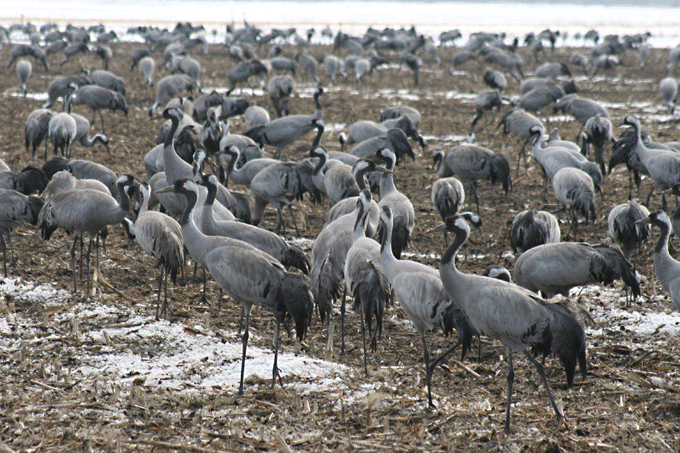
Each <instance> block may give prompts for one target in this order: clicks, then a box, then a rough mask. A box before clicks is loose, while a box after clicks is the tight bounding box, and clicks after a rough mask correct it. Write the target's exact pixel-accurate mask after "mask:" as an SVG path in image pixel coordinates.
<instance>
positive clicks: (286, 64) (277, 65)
mask: <svg viewBox="0 0 680 453" xmlns="http://www.w3.org/2000/svg"><path fill="white" fill-rule="evenodd" d="M269 64H270V65H271V67H272V69H273V70H275V71H282V72H285V71H290V73H291V74H293V75H295V60H293V59H291V58H288V57H284V56H282V55H279V56H276V57H274V58H272V59H271V60H269Z"/></svg>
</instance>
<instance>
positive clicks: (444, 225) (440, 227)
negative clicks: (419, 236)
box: [425, 223, 446, 234]
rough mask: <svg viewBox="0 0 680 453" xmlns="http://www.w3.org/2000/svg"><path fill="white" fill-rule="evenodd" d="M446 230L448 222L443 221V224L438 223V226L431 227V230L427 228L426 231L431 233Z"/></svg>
mask: <svg viewBox="0 0 680 453" xmlns="http://www.w3.org/2000/svg"><path fill="white" fill-rule="evenodd" d="M445 230H446V224H445V223H441V224H439V225H437V226H436V227H434V228H430V229H429V230H427V231H426V232H425V234H430V233H435V232H437V231H445Z"/></svg>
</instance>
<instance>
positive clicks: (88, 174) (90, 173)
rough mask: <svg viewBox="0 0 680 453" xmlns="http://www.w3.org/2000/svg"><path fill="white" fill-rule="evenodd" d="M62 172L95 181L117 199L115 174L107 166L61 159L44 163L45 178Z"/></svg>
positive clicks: (86, 161)
mask: <svg viewBox="0 0 680 453" xmlns="http://www.w3.org/2000/svg"><path fill="white" fill-rule="evenodd" d="M62 170H68V171H69V172H70V173H71V174H72V175H73V176H75V177H76V178H78V179H97V180H99V181H101V182H102V183H103V184H104V185H105V186H106V187H107V188H108V189H109V193H110V194H111V196H112V197H114V198H117V197H118V188H117V183H116V180H117V179H118V178H117V176H116V174H115V173H114V172H113V171H112V170H111V169H110V168H108V167H107V166H105V165H102V164H100V163H97V162H92V161H89V160H81V159H73V160H68V159H65V158H63V157H54V158H52V159H50V160H49V161H47V162H45V164H44V165H43V166H42V171H43V172H44V175H45V176H46V177H47V178H52V176H53V175H54V174H55V173H57V172H59V171H62Z"/></svg>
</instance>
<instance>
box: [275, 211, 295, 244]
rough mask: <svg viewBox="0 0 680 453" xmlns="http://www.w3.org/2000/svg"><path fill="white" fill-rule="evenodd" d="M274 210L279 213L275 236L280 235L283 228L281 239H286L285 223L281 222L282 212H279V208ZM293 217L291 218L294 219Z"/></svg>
mask: <svg viewBox="0 0 680 453" xmlns="http://www.w3.org/2000/svg"><path fill="white" fill-rule="evenodd" d="M276 210H277V211H278V213H279V224H278V225H276V234H280V232H281V229H282V228H283V237H284V238H285V237H286V222H285V220H283V212H281V208H280V207H277V208H276ZM294 218H295V217H293V219H294Z"/></svg>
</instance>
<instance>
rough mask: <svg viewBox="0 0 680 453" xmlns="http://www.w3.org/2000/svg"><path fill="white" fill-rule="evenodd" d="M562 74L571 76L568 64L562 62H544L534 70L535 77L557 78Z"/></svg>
mask: <svg viewBox="0 0 680 453" xmlns="http://www.w3.org/2000/svg"><path fill="white" fill-rule="evenodd" d="M560 76H567V77H571V71H570V70H569V68H568V67H567V65H566V64H564V63H560V62H548V63H543V64H542V65H541V66H539V67H538V68H536V71H534V77H542V78H544V79H556V78H558V77H560Z"/></svg>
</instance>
